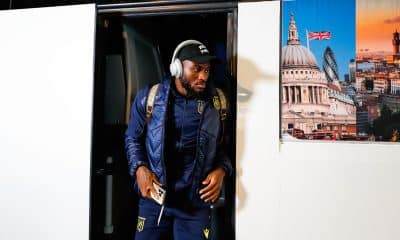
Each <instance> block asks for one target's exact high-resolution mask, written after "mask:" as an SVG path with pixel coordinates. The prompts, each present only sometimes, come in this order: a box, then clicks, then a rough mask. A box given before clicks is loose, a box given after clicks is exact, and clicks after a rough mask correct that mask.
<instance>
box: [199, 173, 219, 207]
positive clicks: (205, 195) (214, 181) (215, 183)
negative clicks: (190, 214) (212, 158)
mask: <svg viewBox="0 0 400 240" xmlns="http://www.w3.org/2000/svg"><path fill="white" fill-rule="evenodd" d="M224 177H225V171H224V169H222V168H220V167H219V168H217V169H215V170H213V171H212V172H210V173H209V174H208V176H207V177H206V179H205V180H204V181H203V182H202V184H203V185H206V186H205V187H204V188H202V189H201V190H200V192H199V193H200V195H201V196H200V198H201V199H202V200H203V201H204V202H208V201H211V202H215V200H217V198H218V197H219V194H220V192H221V188H222V183H223V182H224Z"/></svg>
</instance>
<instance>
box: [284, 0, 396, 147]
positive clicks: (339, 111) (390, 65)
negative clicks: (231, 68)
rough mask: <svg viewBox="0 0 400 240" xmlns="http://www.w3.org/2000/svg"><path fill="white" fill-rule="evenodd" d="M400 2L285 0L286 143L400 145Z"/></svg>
mask: <svg viewBox="0 0 400 240" xmlns="http://www.w3.org/2000/svg"><path fill="white" fill-rule="evenodd" d="M398 30H399V31H400V2H399V1H397V0H382V1H374V0H354V1H352V0H351V1H349V0H338V1H328V0H294V1H283V2H282V43H281V44H282V49H281V131H282V139H283V140H290V139H292V140H297V139H304V140H328V141H390V142H396V141H399V132H400V52H399V46H400V36H399V35H400V34H399V33H398Z"/></svg>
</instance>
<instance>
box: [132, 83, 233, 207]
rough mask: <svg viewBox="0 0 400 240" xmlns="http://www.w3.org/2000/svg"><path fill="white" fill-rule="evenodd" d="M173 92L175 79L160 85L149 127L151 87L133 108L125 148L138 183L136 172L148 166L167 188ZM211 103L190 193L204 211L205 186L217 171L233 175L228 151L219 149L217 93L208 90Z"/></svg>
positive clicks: (200, 131)
mask: <svg viewBox="0 0 400 240" xmlns="http://www.w3.org/2000/svg"><path fill="white" fill-rule="evenodd" d="M170 90H171V79H170V78H166V79H165V80H163V81H162V82H161V83H160V87H159V90H158V93H157V97H156V100H155V103H154V108H153V113H152V116H151V118H150V119H149V120H148V121H147V123H146V110H145V108H146V100H147V95H148V93H149V86H147V87H145V88H144V89H142V90H140V91H139V92H138V94H137V96H136V98H135V101H134V103H133V104H132V108H131V117H130V121H129V125H128V129H127V130H126V133H125V148H126V153H127V159H128V166H129V173H130V175H131V176H132V177H133V179H136V176H135V175H136V169H137V168H138V167H139V166H142V165H144V166H147V167H148V168H149V169H150V170H151V171H153V172H154V173H155V174H156V175H157V177H158V179H159V180H160V182H161V183H162V184H164V185H167V176H166V174H167V173H166V167H165V161H164V157H165V149H164V147H165V144H166V143H165V139H166V136H165V133H166V129H165V128H166V117H167V110H168V108H167V106H168V98H169V94H171V93H170ZM207 91H208V94H207V96H209V97H208V99H207V101H205V103H204V109H203V113H202V116H201V120H200V124H199V129H198V135H197V146H196V148H195V151H196V153H195V156H196V157H195V159H194V164H195V166H194V171H193V175H192V184H191V186H190V190H189V193H188V194H189V196H188V197H189V200H190V201H191V204H192V205H193V206H197V207H201V206H204V205H206V204H204V202H203V201H202V200H201V199H200V195H199V193H198V192H199V190H200V189H201V188H202V185H201V182H202V181H203V180H204V179H205V178H206V176H207V175H208V174H209V173H210V172H211V171H212V170H214V169H215V168H217V167H222V168H223V169H224V170H225V172H226V174H227V175H230V174H231V173H232V165H231V162H230V160H229V159H228V157H227V156H226V154H225V151H224V150H223V149H221V148H219V147H218V140H219V135H220V132H221V122H220V116H219V112H218V110H217V109H215V108H214V105H213V100H212V99H213V96H217V94H216V92H215V89H213V88H211V89H210V88H208V90H207Z"/></svg>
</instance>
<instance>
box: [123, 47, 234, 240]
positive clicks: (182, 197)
mask: <svg viewBox="0 0 400 240" xmlns="http://www.w3.org/2000/svg"><path fill="white" fill-rule="evenodd" d="M215 60H216V57H215V56H212V55H210V53H209V51H208V49H207V48H206V47H205V46H204V45H203V44H201V43H200V42H198V41H195V40H188V41H185V42H183V43H181V44H180V45H178V47H177V48H176V50H175V52H174V56H173V58H172V63H171V75H172V76H175V77H173V78H172V77H167V78H166V79H164V80H163V81H162V82H161V83H160V84H159V86H158V90H157V95H156V96H157V97H155V100H154V105H153V106H150V107H149V105H148V104H149V103H148V95H149V91H151V90H150V88H149V87H146V88H144V89H142V90H141V91H139V93H138V94H137V96H136V99H135V101H134V103H133V105H132V109H131V118H130V122H129V126H128V129H127V131H126V137H125V142H126V151H127V158H128V163H129V171H130V174H131V176H132V177H133V178H134V179H135V188H136V190H137V191H138V193H139V194H140V196H141V199H140V201H139V214H138V215H139V216H138V224H137V230H136V235H135V240H141V239H146V240H151V239H177V240H179V239H182V240H188V239H190V240H196V239H208V238H210V236H211V234H212V233H210V226H209V224H210V205H211V204H212V203H213V202H215V201H216V200H217V198H218V197H219V195H220V192H221V187H222V184H223V179H224V176H226V175H230V174H231V173H232V166H231V163H230V161H229V159H228V158H227V156H226V154H225V153H224V151H223V149H222V148H220V147H219V146H220V145H219V142H220V141H219V140H220V137H221V136H220V135H221V132H222V125H221V120H220V112H219V107H220V103H219V102H218V101H219V100H220V99H219V98H218V97H217V96H218V94H217V92H216V89H215V88H213V87H212V84H210V83H209V81H208V79H209V74H210V68H211V63H213V62H214V61H215ZM149 108H150V110H151V114H148V110H149ZM158 187H162V188H163V189H165V190H166V199H165V202H164V203H162V205H160V204H158V203H156V201H154V200H153V198H152V195H153V196H158V195H157V194H158V193H159V192H158Z"/></svg>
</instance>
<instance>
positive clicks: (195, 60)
mask: <svg viewBox="0 0 400 240" xmlns="http://www.w3.org/2000/svg"><path fill="white" fill-rule="evenodd" d="M177 58H178V59H179V60H180V64H182V72H181V74H180V75H179V74H177V76H176V80H175V84H176V85H177V88H178V91H179V87H183V89H184V93H183V94H184V95H187V96H193V95H199V94H201V93H202V92H203V91H204V89H205V88H206V83H207V80H208V77H209V74H210V67H211V62H213V61H215V60H217V58H216V57H215V56H212V55H210V52H209V51H208V49H207V48H206V46H204V45H203V44H200V43H194V44H188V45H185V46H183V47H182V48H181V49H180V50H179V52H178V54H177Z"/></svg>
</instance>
